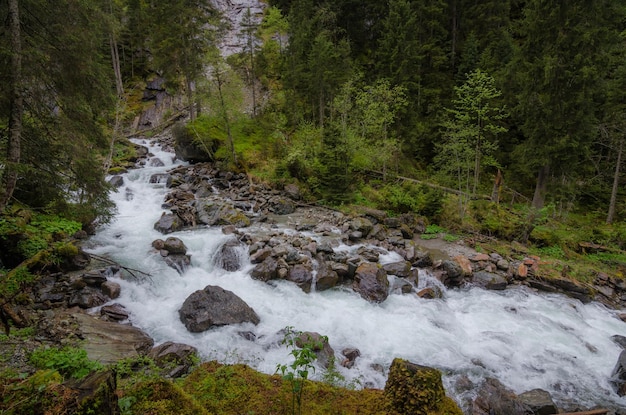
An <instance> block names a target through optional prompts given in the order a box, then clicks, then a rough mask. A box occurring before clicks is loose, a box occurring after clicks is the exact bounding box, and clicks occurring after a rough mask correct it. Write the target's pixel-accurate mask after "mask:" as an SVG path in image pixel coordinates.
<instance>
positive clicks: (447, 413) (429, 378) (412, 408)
mask: <svg viewBox="0 0 626 415" xmlns="http://www.w3.org/2000/svg"><path fill="white" fill-rule="evenodd" d="M385 399H386V404H387V410H388V413H389V414H398V415H400V414H415V415H435V414H441V415H462V414H463V412H461V410H460V409H459V408H458V406H457V405H456V404H455V403H454V402H453V401H452V400H451V399H450V398H448V397H446V393H445V390H444V388H443V383H442V382H441V372H439V371H438V370H437V369H433V368H431V367H427V366H420V365H417V364H415V363H411V362H408V361H406V360H402V359H397V358H396V359H394V360H393V363H392V364H391V368H390V369H389V378H388V379H387V383H386V385H385Z"/></svg>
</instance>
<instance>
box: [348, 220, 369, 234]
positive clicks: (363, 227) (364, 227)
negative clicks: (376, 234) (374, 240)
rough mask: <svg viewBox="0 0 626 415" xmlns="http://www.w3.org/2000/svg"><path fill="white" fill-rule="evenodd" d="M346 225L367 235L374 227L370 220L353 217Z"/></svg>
mask: <svg viewBox="0 0 626 415" xmlns="http://www.w3.org/2000/svg"><path fill="white" fill-rule="evenodd" d="M348 226H349V228H350V230H352V231H356V232H361V235H368V234H369V233H370V231H371V230H372V228H373V227H374V225H373V224H372V221H371V220H369V219H367V218H354V219H352V220H351V221H350V223H349V225H348Z"/></svg>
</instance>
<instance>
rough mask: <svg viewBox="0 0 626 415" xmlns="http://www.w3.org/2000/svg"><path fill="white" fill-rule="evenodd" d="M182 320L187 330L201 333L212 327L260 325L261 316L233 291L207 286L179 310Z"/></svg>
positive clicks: (188, 298) (190, 297)
mask: <svg viewBox="0 0 626 415" xmlns="http://www.w3.org/2000/svg"><path fill="white" fill-rule="evenodd" d="M178 315H179V317H180V320H181V321H182V322H183V324H184V325H185V327H187V330H189V331H190V332H192V333H199V332H203V331H206V330H209V329H210V328H211V327H216V326H225V325H229V324H240V323H247V322H249V323H252V324H255V325H256V324H258V323H259V321H260V319H259V316H258V315H257V314H256V313H255V312H254V310H253V309H252V308H250V306H249V305H248V304H246V303H245V302H244V301H243V300H242V299H241V298H239V297H238V296H237V295H235V294H234V293H233V292H232V291H228V290H225V289H223V288H222V287H218V286H214V285H207V286H206V287H204V289H203V290H198V291H196V292H194V293H192V294H191V295H190V296H189V297H187V299H186V300H185V302H184V303H183V305H182V307H181V308H180V310H178Z"/></svg>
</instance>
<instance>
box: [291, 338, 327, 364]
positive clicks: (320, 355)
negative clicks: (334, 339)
mask: <svg viewBox="0 0 626 415" xmlns="http://www.w3.org/2000/svg"><path fill="white" fill-rule="evenodd" d="M305 345H307V346H309V347H310V348H311V350H313V352H314V353H315V355H316V356H317V361H318V362H319V364H320V366H322V367H324V368H326V369H328V368H329V367H330V366H331V364H333V363H334V361H335V351H334V350H333V348H332V347H330V343H328V338H327V337H324V336H322V335H321V334H319V333H315V332H311V331H305V332H303V333H300V335H299V336H298V337H296V346H298V347H300V348H302V347H304V346H305Z"/></svg>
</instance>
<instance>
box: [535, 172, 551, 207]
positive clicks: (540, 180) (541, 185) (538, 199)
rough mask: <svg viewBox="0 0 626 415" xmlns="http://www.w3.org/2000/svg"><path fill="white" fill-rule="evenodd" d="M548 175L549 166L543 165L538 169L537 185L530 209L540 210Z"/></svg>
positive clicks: (543, 200)
mask: <svg viewBox="0 0 626 415" xmlns="http://www.w3.org/2000/svg"><path fill="white" fill-rule="evenodd" d="M549 174H550V166H549V165H545V166H542V167H541V168H540V169H539V173H538V174H537V185H536V186H535V194H534V195H533V201H532V207H533V208H535V209H541V208H542V207H543V205H544V203H545V197H546V187H547V185H548V175H549Z"/></svg>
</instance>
